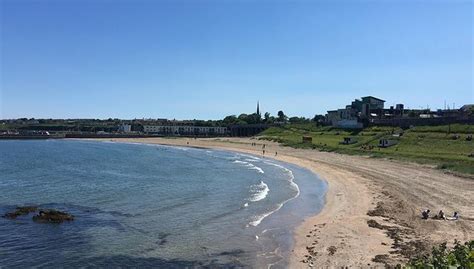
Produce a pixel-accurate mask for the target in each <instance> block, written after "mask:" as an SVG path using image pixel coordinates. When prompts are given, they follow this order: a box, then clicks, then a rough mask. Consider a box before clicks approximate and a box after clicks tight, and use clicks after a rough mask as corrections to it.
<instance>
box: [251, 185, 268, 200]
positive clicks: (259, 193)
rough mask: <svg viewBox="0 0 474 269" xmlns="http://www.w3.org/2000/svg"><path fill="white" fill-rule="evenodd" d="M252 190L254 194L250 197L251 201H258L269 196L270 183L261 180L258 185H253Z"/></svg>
mask: <svg viewBox="0 0 474 269" xmlns="http://www.w3.org/2000/svg"><path fill="white" fill-rule="evenodd" d="M251 191H252V192H253V195H252V197H250V198H249V201H250V202H258V201H261V200H263V199H265V197H267V195H268V192H270V188H268V185H267V184H266V183H265V182H263V181H260V183H259V184H258V185H252V188H251Z"/></svg>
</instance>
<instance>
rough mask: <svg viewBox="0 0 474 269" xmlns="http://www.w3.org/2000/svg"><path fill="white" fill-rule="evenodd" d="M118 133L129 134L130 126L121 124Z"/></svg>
mask: <svg viewBox="0 0 474 269" xmlns="http://www.w3.org/2000/svg"><path fill="white" fill-rule="evenodd" d="M118 130H119V132H121V133H130V132H131V131H132V125H130V124H122V125H120V126H119V129H118Z"/></svg>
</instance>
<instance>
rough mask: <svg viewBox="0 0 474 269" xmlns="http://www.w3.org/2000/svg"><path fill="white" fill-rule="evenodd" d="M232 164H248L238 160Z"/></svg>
mask: <svg viewBox="0 0 474 269" xmlns="http://www.w3.org/2000/svg"><path fill="white" fill-rule="evenodd" d="M233 163H241V164H249V163H248V162H244V161H240V160H235V161H233Z"/></svg>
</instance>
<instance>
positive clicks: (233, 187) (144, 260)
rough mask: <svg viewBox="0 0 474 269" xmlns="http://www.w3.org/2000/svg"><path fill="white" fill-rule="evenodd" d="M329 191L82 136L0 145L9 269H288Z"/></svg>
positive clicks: (213, 158)
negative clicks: (301, 234)
mask: <svg viewBox="0 0 474 269" xmlns="http://www.w3.org/2000/svg"><path fill="white" fill-rule="evenodd" d="M325 191H326V185H325V183H324V182H323V181H321V180H319V179H318V178H317V176H316V175H314V174H312V173H311V172H309V171H308V170H305V169H302V168H299V167H297V166H294V165H290V164H287V163H282V162H278V161H275V160H271V159H266V158H262V157H258V156H251V155H245V154H238V153H234V152H228V151H218V150H206V149H194V148H180V147H168V146H159V145H146V144H124V143H110V142H94V141H78V140H70V141H66V140H43V141H0V214H1V215H3V214H4V213H5V212H7V211H9V210H12V209H14V208H15V206H17V205H31V204H34V205H39V206H40V207H43V208H56V209H60V210H65V211H68V212H70V213H72V214H73V215H75V216H76V220H74V221H73V222H70V223H63V224H61V225H57V224H38V223H34V222H32V220H31V217H32V215H29V216H24V217H19V218H18V219H17V220H9V219H5V218H0V267H2V268H3V267H4V268H23V267H33V266H37V267H58V266H61V267H97V266H101V267H103V266H111V267H117V266H122V267H129V266H133V267H166V268H183V267H256V268H262V267H263V268H266V267H268V266H269V265H270V266H272V267H274V268H279V267H285V266H286V265H287V264H286V262H287V257H288V256H289V255H290V253H291V244H292V232H293V230H294V228H295V227H296V225H298V224H299V223H301V221H302V220H303V218H304V217H306V216H308V215H311V214H315V213H317V212H318V211H319V210H320V209H321V207H322V205H323V200H324V193H325Z"/></svg>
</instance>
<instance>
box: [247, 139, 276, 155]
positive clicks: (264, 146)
mask: <svg viewBox="0 0 474 269" xmlns="http://www.w3.org/2000/svg"><path fill="white" fill-rule="evenodd" d="M251 145H252V147H255V146H257V143H255V142H252V144H251ZM266 146H267V145H265V144H263V145H262V155H265V148H266ZM275 156H278V152H276V151H275Z"/></svg>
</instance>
